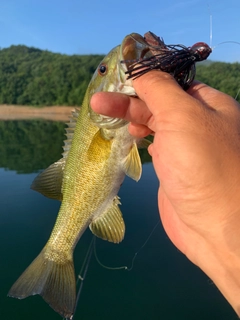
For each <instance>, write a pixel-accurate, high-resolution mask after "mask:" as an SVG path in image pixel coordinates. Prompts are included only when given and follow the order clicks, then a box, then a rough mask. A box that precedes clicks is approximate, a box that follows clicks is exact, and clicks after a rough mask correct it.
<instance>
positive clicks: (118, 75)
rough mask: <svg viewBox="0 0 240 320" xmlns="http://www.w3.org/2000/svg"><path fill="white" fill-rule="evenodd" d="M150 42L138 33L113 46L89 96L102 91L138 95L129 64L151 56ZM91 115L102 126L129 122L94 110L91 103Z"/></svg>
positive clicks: (93, 78)
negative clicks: (130, 76) (129, 74)
mask: <svg viewBox="0 0 240 320" xmlns="http://www.w3.org/2000/svg"><path fill="white" fill-rule="evenodd" d="M151 55H152V52H151V50H150V47H149V43H147V42H146V40H145V38H144V37H142V36H141V35H140V34H138V33H131V34H130V35H128V36H126V37H125V38H124V39H123V41H122V44H121V45H119V46H117V47H115V48H113V49H112V50H111V51H110V52H109V53H108V55H106V56H105V58H104V59H103V60H102V61H101V62H100V64H99V65H98V67H97V69H96V71H95V73H94V74H93V77H92V80H91V82H90V84H89V87H88V93H89V97H90V98H91V96H92V95H93V94H94V93H96V92H100V91H108V92H120V93H124V94H127V95H130V96H137V94H136V92H135V89H134V87H133V84H132V79H127V78H128V76H127V75H126V72H127V71H128V66H129V65H130V64H131V63H132V62H133V61H138V60H139V59H144V58H146V57H148V56H151ZM89 116H90V118H91V120H92V121H93V122H94V123H95V124H96V125H97V126H98V127H100V128H105V129H117V128H119V127H122V126H123V125H125V124H126V123H127V122H126V121H125V120H123V119H118V118H111V117H107V116H104V115H101V114H98V113H96V112H94V111H93V110H92V109H91V107H90V104H89Z"/></svg>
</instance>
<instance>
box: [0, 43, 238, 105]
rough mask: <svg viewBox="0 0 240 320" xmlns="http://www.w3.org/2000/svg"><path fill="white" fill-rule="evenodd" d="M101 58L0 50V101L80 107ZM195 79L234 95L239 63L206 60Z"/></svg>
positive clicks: (24, 48) (21, 49)
mask: <svg viewBox="0 0 240 320" xmlns="http://www.w3.org/2000/svg"><path fill="white" fill-rule="evenodd" d="M103 57H104V56H103V55H97V54H95V55H71V56H70V55H66V54H60V53H52V52H50V51H48V50H40V49H37V48H34V47H27V46H24V45H18V46H11V47H9V48H4V49H1V50H0V104H11V105H31V106H53V105H58V106H63V105H64V106H80V105H81V103H82V100H83V96H84V94H85V91H86V88H87V85H88V83H89V81H90V79H91V77H92V74H93V72H94V71H95V69H96V67H97V65H98V64H99V62H100V61H101V60H102V59H103ZM196 79H198V80H200V81H203V82H205V83H206V84H209V85H211V86H213V87H214V88H216V89H219V90H221V91H223V92H226V93H228V94H230V95H231V96H233V97H235V96H236V94H237V92H238V90H239V88H240V64H239V63H225V62H214V61H211V60H206V61H204V62H201V63H198V64H197V76H196ZM239 99H240V97H239Z"/></svg>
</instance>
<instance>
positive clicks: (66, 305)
mask: <svg viewBox="0 0 240 320" xmlns="http://www.w3.org/2000/svg"><path fill="white" fill-rule="evenodd" d="M35 294H40V295H41V296H42V297H43V299H44V300H45V301H46V302H47V303H48V304H49V305H50V306H51V307H52V308H53V309H54V310H55V311H56V312H58V313H59V314H60V315H61V316H63V317H64V318H67V319H71V318H72V315H73V313H74V308H75V301H76V280H75V274H74V266H73V261H72V260H71V261H69V260H67V261H66V262H64V263H56V262H54V261H52V260H49V259H46V258H45V257H44V249H43V250H42V252H41V253H40V254H39V255H38V256H37V258H36V259H35V260H34V261H33V262H32V263H31V264H30V266H29V267H28V268H27V269H26V270H25V271H24V272H23V274H22V275H21V276H20V277H19V279H18V280H17V281H16V282H15V283H14V285H13V286H12V288H11V289H10V291H9V293H8V296H10V297H13V298H18V299H24V298H26V297H28V296H31V295H35Z"/></svg>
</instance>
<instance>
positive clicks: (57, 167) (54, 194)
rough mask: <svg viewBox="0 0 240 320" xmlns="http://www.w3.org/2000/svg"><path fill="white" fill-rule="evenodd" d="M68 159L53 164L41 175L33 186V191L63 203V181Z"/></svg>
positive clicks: (34, 181)
mask: <svg viewBox="0 0 240 320" xmlns="http://www.w3.org/2000/svg"><path fill="white" fill-rule="evenodd" d="M65 162H66V159H65V158H62V159H60V160H59V161H57V162H54V163H53V164H51V165H50V166H49V167H48V168H47V169H46V170H44V171H43V172H42V173H40V174H39V175H38V176H37V177H36V178H35V179H34V180H33V183H32V185H31V189H33V190H35V191H38V192H40V193H41V194H43V195H44V196H46V197H48V198H52V199H55V200H59V201H62V191H61V189H62V180H63V170H64V167H65Z"/></svg>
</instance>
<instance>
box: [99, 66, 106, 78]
mask: <svg viewBox="0 0 240 320" xmlns="http://www.w3.org/2000/svg"><path fill="white" fill-rule="evenodd" d="M106 73H107V66H106V65H105V64H100V66H99V67H98V74H100V76H104V75H105V74H106Z"/></svg>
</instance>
